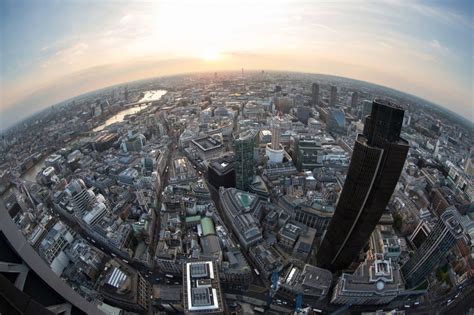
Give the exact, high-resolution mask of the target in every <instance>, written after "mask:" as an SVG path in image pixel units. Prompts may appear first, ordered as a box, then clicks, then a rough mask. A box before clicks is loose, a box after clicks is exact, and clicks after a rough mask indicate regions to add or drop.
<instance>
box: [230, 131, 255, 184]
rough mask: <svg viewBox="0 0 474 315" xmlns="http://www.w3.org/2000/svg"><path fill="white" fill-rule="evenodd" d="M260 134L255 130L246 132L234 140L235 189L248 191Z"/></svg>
mask: <svg viewBox="0 0 474 315" xmlns="http://www.w3.org/2000/svg"><path fill="white" fill-rule="evenodd" d="M257 134H258V132H257V131H256V130H255V129H249V130H245V131H243V132H241V133H239V134H238V135H237V136H236V137H235V139H234V146H235V163H234V169H235V187H237V189H240V190H247V189H248V187H249V185H250V184H251V183H252V179H253V175H254V161H253V152H254V148H255V143H256V137H257Z"/></svg>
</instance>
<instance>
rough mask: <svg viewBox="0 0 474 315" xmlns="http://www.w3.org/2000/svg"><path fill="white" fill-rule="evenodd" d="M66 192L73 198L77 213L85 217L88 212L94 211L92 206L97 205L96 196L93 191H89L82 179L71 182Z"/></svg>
mask: <svg viewBox="0 0 474 315" xmlns="http://www.w3.org/2000/svg"><path fill="white" fill-rule="evenodd" d="M65 191H66V193H67V194H68V196H69V197H70V198H71V201H72V205H73V207H74V212H75V213H77V214H78V215H83V214H84V213H85V212H86V211H90V210H92V206H93V205H94V203H95V196H94V193H93V192H92V191H89V190H87V187H86V185H85V184H84V181H83V180H82V179H75V180H73V181H71V183H69V185H67V187H66V190H65Z"/></svg>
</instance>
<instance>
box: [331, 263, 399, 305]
mask: <svg viewBox="0 0 474 315" xmlns="http://www.w3.org/2000/svg"><path fill="white" fill-rule="evenodd" d="M404 289H405V288H404V285H403V280H402V277H401V274H400V270H399V269H398V267H397V265H396V264H392V262H391V261H390V260H385V259H384V258H383V255H382V254H377V255H376V256H375V257H374V258H371V259H367V260H366V261H365V262H363V263H362V264H361V265H360V266H359V267H358V268H357V270H356V271H355V272H354V273H353V274H348V273H343V274H342V275H341V277H340V278H339V280H338V281H337V284H336V286H335V287H334V290H333V293H332V298H331V303H333V304H346V305H347V304H352V305H381V304H387V303H390V302H391V301H392V300H393V299H395V298H396V297H397V296H398V295H399V294H400V292H402V291H403V290H404Z"/></svg>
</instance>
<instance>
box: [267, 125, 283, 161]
mask: <svg viewBox="0 0 474 315" xmlns="http://www.w3.org/2000/svg"><path fill="white" fill-rule="evenodd" d="M271 129H272V142H271V143H269V144H267V146H266V148H265V155H266V156H267V157H268V161H269V162H270V163H281V162H282V161H283V156H284V152H283V151H284V150H283V148H282V146H281V145H280V136H281V130H280V119H279V118H277V117H274V118H273V120H272V123H271Z"/></svg>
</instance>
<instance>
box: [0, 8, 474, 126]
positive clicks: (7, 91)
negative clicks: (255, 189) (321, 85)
mask: <svg viewBox="0 0 474 315" xmlns="http://www.w3.org/2000/svg"><path fill="white" fill-rule="evenodd" d="M0 2H1V3H0V49H1V55H0V126H1V127H0V129H2V127H3V128H4V127H7V126H9V125H11V124H13V123H14V122H16V121H18V120H20V119H23V118H24V117H25V116H27V115H29V114H31V113H33V112H36V111H38V110H39V109H41V108H44V107H45V106H48V105H52V104H54V103H57V102H59V101H62V100H64V99H67V98H69V97H72V96H76V95H79V94H82V93H84V92H88V91H92V90H96V89H99V88H102V87H105V86H109V85H112V84H116V83H122V82H127V81H131V80H136V79H140V78H146V77H153V76H160V75H166V74H171V73H179V72H191V71H202V70H216V69H236V70H237V69H240V68H241V67H242V66H243V67H244V68H246V69H258V70H261V69H264V70H271V69H275V70H295V71H305V72H315V73H326V74H334V75H340V76H345V77H351V78H356V79H361V80H366V81H370V82H374V83H378V84H382V85H386V86H389V87H393V88H396V89H399V90H401V91H404V92H408V93H411V94H414V95H418V96H421V97H423V98H425V99H428V100H431V101H433V102H435V103H438V104H440V105H443V106H445V107H447V108H449V109H451V110H453V111H455V112H457V113H459V114H461V115H463V116H465V117H468V118H470V119H471V120H473V121H474V109H473V107H474V101H473V100H474V98H473V88H474V84H473V70H474V57H473V46H474V21H473V19H474V14H473V11H474V7H473V3H474V1H470V0H466V1H450V0H445V1H423V2H421V1H420V2H418V1H413V0H410V1H408V0H407V1H398V0H392V1H389V0H387V1H375V0H374V1H330V0H325V1H278V0H272V1H225V0H220V1H176V0H174V1H150V2H147V1H112V0H109V1H79V0H75V1H74V0H71V1H61V0H55V1H40V0H35V1H5V0H2V1H0Z"/></svg>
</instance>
